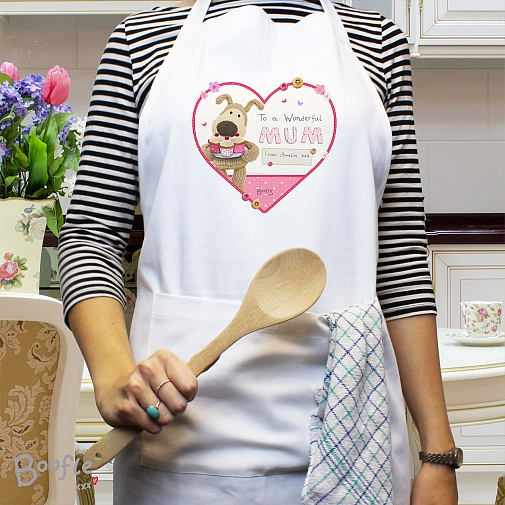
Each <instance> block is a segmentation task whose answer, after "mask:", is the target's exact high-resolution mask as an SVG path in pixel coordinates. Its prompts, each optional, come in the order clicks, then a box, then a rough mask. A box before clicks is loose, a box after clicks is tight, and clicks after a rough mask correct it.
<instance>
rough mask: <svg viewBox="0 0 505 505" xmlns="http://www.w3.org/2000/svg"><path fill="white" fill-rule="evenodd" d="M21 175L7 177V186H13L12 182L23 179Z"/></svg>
mask: <svg viewBox="0 0 505 505" xmlns="http://www.w3.org/2000/svg"><path fill="white" fill-rule="evenodd" d="M21 180H22V179H21V177H18V176H17V175H11V176H10V177H6V178H5V185H6V186H7V187H9V186H12V184H13V183H14V182H16V181H21Z"/></svg>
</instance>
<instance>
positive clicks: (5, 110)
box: [0, 85, 27, 130]
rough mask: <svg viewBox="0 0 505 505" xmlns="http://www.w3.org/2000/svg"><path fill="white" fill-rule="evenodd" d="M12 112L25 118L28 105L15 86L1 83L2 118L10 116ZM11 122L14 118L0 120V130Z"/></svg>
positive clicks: (0, 105)
mask: <svg viewBox="0 0 505 505" xmlns="http://www.w3.org/2000/svg"><path fill="white" fill-rule="evenodd" d="M11 112H13V113H14V115H15V116H18V117H23V118H24V117H25V116H26V114H27V110H26V105H25V104H24V102H23V99H22V98H21V95H20V94H19V93H18V92H17V90H16V89H15V88H14V87H13V86H9V85H0V118H5V117H6V116H9V115H10V114H11ZM11 124H12V118H9V119H6V120H4V121H2V122H0V130H1V129H3V128H5V127H7V126H10V125H11Z"/></svg>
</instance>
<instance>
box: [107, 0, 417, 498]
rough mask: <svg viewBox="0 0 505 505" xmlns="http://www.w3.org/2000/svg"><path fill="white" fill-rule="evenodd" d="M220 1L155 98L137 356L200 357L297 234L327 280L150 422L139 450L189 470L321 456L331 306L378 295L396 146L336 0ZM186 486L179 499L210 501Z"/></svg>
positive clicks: (192, 27)
mask: <svg viewBox="0 0 505 505" xmlns="http://www.w3.org/2000/svg"><path fill="white" fill-rule="evenodd" d="M209 3H210V0H197V2H196V4H195V5H194V7H193V8H192V10H191V12H190V14H189V16H188V18H187V19H186V21H185V23H184V26H183V28H182V30H181V32H180V34H179V36H178V38H177V41H176V43H175V44H174V46H173V48H172V49H171V51H170V54H169V55H168V56H167V58H166V60H165V62H164V63H163V65H162V67H161V68H160V70H159V72H158V75H157V77H156V79H155V81H154V83H153V85H152V88H151V92H150V96H149V98H148V100H147V102H146V105H145V107H144V109H143V111H142V114H141V119H140V130H139V185H140V195H141V207H142V214H143V216H144V229H145V238H144V245H143V249H142V253H141V257H140V261H139V275H138V299H137V305H136V310H135V315H134V320H133V323H132V330H131V337H130V341H131V346H132V351H133V354H134V357H135V359H136V361H139V360H142V359H145V358H147V357H148V356H150V355H151V354H152V353H153V352H154V351H155V350H156V349H159V348H161V347H166V348H168V349H170V350H171V351H173V352H175V353H176V354H177V355H178V356H179V357H180V358H181V359H183V360H186V361H187V360H189V358H190V357H191V356H192V355H193V354H194V353H195V352H197V351H198V350H200V349H201V348H202V347H204V346H205V345H206V344H207V343H208V342H209V341H210V340H212V338H214V337H215V336H216V335H217V334H218V333H219V332H220V331H221V330H222V329H223V328H224V327H225V326H226V324H227V323H228V322H229V321H230V320H231V319H232V317H233V316H234V314H235V313H236V310H237V309H238V306H239V303H240V300H241V299H242V298H243V296H244V294H245V292H246V290H247V287H248V285H249V282H250V281H251V279H252V278H253V276H254V273H255V272H256V270H257V269H258V268H259V266H260V265H261V264H262V263H264V261H266V259H268V258H269V257H270V256H272V255H273V254H275V253H277V252H279V251H280V250H282V249H286V248H289V247H307V248H309V249H312V250H314V251H315V252H317V253H318V254H319V255H320V256H321V257H322V259H323V261H324V262H325V264H326V268H327V271H328V282H327V286H326V288H325V291H324V293H323V295H322V296H321V298H320V300H319V301H318V302H317V303H316V305H315V306H314V307H313V308H312V309H311V310H312V311H313V312H311V313H306V314H303V315H302V316H299V317H298V318H296V319H295V320H292V321H289V322H287V323H283V324H281V325H278V326H276V327H273V328H269V329H267V330H264V331H260V332H255V333H254V334H251V335H248V336H247V337H246V338H244V339H242V340H240V341H239V342H238V343H237V344H236V345H234V346H233V347H232V348H231V349H230V350H228V351H227V352H226V353H225V354H224V355H223V356H222V357H221V358H220V360H219V362H218V363H217V364H216V366H214V367H213V368H212V369H210V370H209V371H208V372H206V373H205V374H204V375H202V377H201V379H200V381H199V394H198V396H197V399H196V400H195V401H194V402H193V403H192V404H191V405H190V406H189V407H188V410H187V412H186V413H185V414H184V415H183V416H181V417H179V418H178V419H176V421H174V423H172V424H171V426H170V427H169V428H167V429H164V430H163V432H162V434H160V435H158V436H150V435H148V434H145V433H144V434H143V438H142V451H141V464H142V465H143V466H145V467H150V468H153V469H159V470H164V471H165V472H164V473H165V475H166V478H165V479H164V480H166V481H167V482H170V479H171V478H172V477H170V476H171V475H177V479H178V480H177V482H179V483H180V482H181V481H180V479H181V478H182V477H181V476H183V475H186V476H188V475H191V474H200V475H207V476H221V477H223V478H224V477H226V478H228V477H237V478H238V479H242V481H243V478H244V477H248V478H256V477H264V476H274V475H278V474H290V473H294V472H302V473H303V471H306V469H307V465H308V460H309V421H310V416H311V414H312V413H313V411H314V409H315V408H316V402H315V399H314V393H315V392H316V391H318V390H319V389H320V388H321V383H322V380H323V376H324V371H325V364H326V361H327V358H328V336H329V326H328V323H327V321H326V319H325V318H324V317H322V316H321V314H323V313H325V312H329V311H331V310H334V309H335V308H338V307H347V306H349V305H351V304H352V303H354V302H356V301H362V300H368V299H371V298H373V297H374V296H375V283H376V262H377V209H378V205H379V203H380V200H381V198H382V193H383V190H384V186H385V183H386V179H387V174H388V170H389V165H390V160H391V131H390V125H389V121H388V118H387V115H386V113H385V111H384V108H383V105H382V103H381V101H380V98H379V96H378V94H377V92H376V90H375V88H374V86H373V84H372V82H371V80H370V78H369V77H368V75H367V74H366V72H365V70H364V68H363V67H362V65H361V63H360V62H359V61H358V59H357V58H356V57H355V55H354V54H353V52H352V49H351V47H350V45H349V40H348V37H347V34H346V32H345V30H344V27H343V25H342V23H341V21H340V19H339V18H338V15H337V14H336V12H335V10H334V8H333V6H332V4H331V3H330V1H329V0H322V5H323V8H324V12H321V13H316V14H311V15H309V16H307V17H306V18H304V19H302V20H301V21H299V22H298V23H296V24H292V25H291V24H282V23H274V22H272V21H271V20H270V19H269V17H268V16H267V14H266V13H265V12H264V11H263V10H262V9H260V8H259V7H256V6H246V7H241V8H237V9H235V10H232V11H230V12H229V13H227V14H225V15H221V16H219V17H216V18H213V19H210V20H207V21H205V23H203V20H204V17H205V14H206V12H207V9H208V5H209ZM385 348H386V351H387V353H389V355H388V356H387V357H386V358H387V359H386V362H387V365H388V367H389V371H387V373H386V375H388V374H389V380H388V395H390V396H391V395H392V397H393V402H392V403H393V405H396V407H394V408H393V409H392V410H393V411H391V408H390V413H391V416H392V417H395V416H396V417H395V419H392V420H391V424H392V426H393V429H395V428H394V426H395V423H399V424H397V428H398V429H397V431H398V433H397V434H395V436H393V439H392V446H393V453H395V452H396V454H397V455H398V457H397V458H396V460H397V461H400V464H396V463H395V456H394V454H393V472H394V475H393V477H394V479H393V480H394V481H395V482H394V483H395V486H396V482H400V481H402V482H403V481H405V482H407V483H408V482H409V480H410V475H409V473H408V465H406V461H405V458H406V457H407V458H408V443H407V442H406V430H405V426H404V424H405V423H404V422H403V425H402V420H401V418H402V416H403V405H402V397H401V391H400V388H399V381H398V377H397V370H396V364H395V360H394V354H393V352H392V348H391V345H390V343H389V340H388V337H387V334H386V335H385ZM390 387H391V389H392V391H391V392H390ZM393 414H394V415H393ZM404 446H405V448H406V449H405V448H404ZM127 451H128V449H127ZM125 454H126V451H125ZM126 459H127V458H126V456H125V458H124V461H126ZM121 461H122V460H121V458H119V460H117V462H119V463H120V464H121ZM116 464H117V463H116ZM126 466H127V465H126V463H125V466H124V468H126ZM405 469H407V471H405ZM141 471H143V470H138V472H139V473H138V474H139V475H140V473H141ZM135 472H137V470H132V475H131V477H132V478H135V475H134V474H135ZM395 473H396V475H395ZM188 482H189V483H190V482H191V480H189V481H188ZM249 482H252V481H251V480H249ZM302 484H303V482H301V484H300V490H299V491H300V493H301V485H302ZM183 487H185V488H187V492H186V494H185V495H184V496H182V497H180V498H179V500H180V501H177V502H176V501H169V502H170V503H171V504H172V503H174V504H175V503H181V504H184V505H189V504H192V503H193V502H195V503H198V502H199V501H198V500H199V498H196V496H197V494H194V496H193V494H192V493H194V492H193V491H192V490H191V485H188V486H183ZM169 488H170V485H169V484H168V485H167V489H169ZM217 488H219V485H216V489H217ZM397 489H398V490H399V491H398V492H397ZM397 489H395V496H397V497H398V501H395V505H396V504H401V505H403V504H404V503H405V504H406V503H408V484H407V488H406V487H405V486H403V488H402V486H401V485H400V487H398V486H397ZM406 489H407V490H406ZM251 492H252V491H251V490H250V489H249V490H248V493H251ZM195 493H196V492H195ZM225 494H226V493H225ZM209 496H213V500H214V499H215V498H216V497H217V496H218V495H215V494H212V493H210V494H209ZM219 496H220V495H219ZM402 496H403V498H402ZM220 497H221V496H220ZM193 498H194V499H193ZM258 500H259V501H258V503H266V501H263V502H262V501H261V499H259V498H258ZM220 503H222V504H223V505H224V504H225V503H228V502H225V501H220ZM230 503H235V502H233V501H232V502H230ZM250 503H256V502H255V501H253V499H252V498H251V501H250ZM276 503H279V502H276ZM290 505H292V502H290Z"/></svg>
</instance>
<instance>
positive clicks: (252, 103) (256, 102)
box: [244, 100, 265, 112]
mask: <svg viewBox="0 0 505 505" xmlns="http://www.w3.org/2000/svg"><path fill="white" fill-rule="evenodd" d="M253 105H256V107H258V109H259V110H263V109H264V108H265V106H264V105H263V104H262V103H261V102H260V101H259V100H249V102H247V105H246V106H245V107H244V109H245V111H246V112H249V110H250V109H251V107H252V106H253Z"/></svg>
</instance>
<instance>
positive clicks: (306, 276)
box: [83, 248, 326, 470]
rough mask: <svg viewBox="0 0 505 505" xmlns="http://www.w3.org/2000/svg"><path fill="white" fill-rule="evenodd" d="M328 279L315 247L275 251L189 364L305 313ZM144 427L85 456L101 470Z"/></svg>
mask: <svg viewBox="0 0 505 505" xmlns="http://www.w3.org/2000/svg"><path fill="white" fill-rule="evenodd" d="M325 284H326V268H325V266H324V263H323V261H322V260H321V258H320V257H319V256H318V255H317V254H316V253H315V252H313V251H310V250H308V249H302V248H293V249H286V250H285V251H282V252H280V253H278V254H276V255H275V256H272V257H271V258H270V259H269V260H267V261H266V263H264V264H263V265H262V266H261V268H260V269H259V270H258V272H257V273H256V275H255V276H254V278H253V280H252V281H251V284H250V285H249V288H248V290H247V292H246V294H245V297H244V300H243V301H242V304H241V305H240V308H239V310H238V312H237V314H236V315H235V317H234V318H233V319H232V320H231V322H230V323H229V324H228V326H227V327H226V328H225V329H224V330H223V331H222V332H221V333H220V334H219V335H218V336H217V337H216V338H215V339H214V340H212V341H211V342H210V343H209V344H208V345H207V346H205V347H204V348H203V349H202V350H201V351H199V352H198V353H196V354H195V355H194V356H193V357H192V358H191V359H190V360H189V361H188V366H189V368H190V369H191V371H192V372H193V373H194V374H195V375H196V376H197V377H198V376H199V375H200V374H201V373H202V372H204V371H206V370H208V369H209V368H210V367H211V366H212V365H213V364H214V363H215V362H216V361H217V360H218V358H219V356H221V354H222V353H223V352H224V351H226V349H228V348H229V347H230V346H231V345H233V344H234V343H235V342H237V341H238V340H239V339H241V338H242V337H243V336H245V335H247V334H249V333H252V332H253V331H256V330H260V329H263V328H267V327H268V326H272V325H274V324H278V323H282V322H284V321H288V320H290V319H293V318H294V317H297V316H299V315H300V314H303V313H304V312H305V311H306V310H308V309H309V308H310V307H312V305H314V303H315V302H316V301H317V300H318V298H319V297H320V296H321V293H322V292H323V290H324V286H325ZM141 432H142V430H141V429H140V428H137V427H117V428H114V429H113V430H111V431H110V432H109V433H107V435H105V436H104V437H102V438H101V439H100V440H99V441H98V442H96V443H95V444H94V445H92V446H91V447H90V448H89V449H88V450H87V451H86V453H85V454H84V457H83V461H84V462H86V461H89V462H91V466H89V465H88V468H89V469H90V470H97V469H98V468H101V467H102V466H103V465H105V464H106V463H108V462H109V461H110V460H111V459H112V458H114V457H115V456H117V455H118V454H119V453H120V452H121V451H122V450H123V449H124V448H125V447H126V446H127V445H128V444H129V443H130V442H131V441H132V440H133V439H134V438H135V437H136V436H137V435H138V434H139V433H141Z"/></svg>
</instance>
